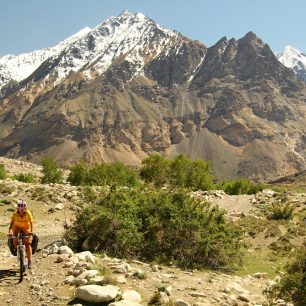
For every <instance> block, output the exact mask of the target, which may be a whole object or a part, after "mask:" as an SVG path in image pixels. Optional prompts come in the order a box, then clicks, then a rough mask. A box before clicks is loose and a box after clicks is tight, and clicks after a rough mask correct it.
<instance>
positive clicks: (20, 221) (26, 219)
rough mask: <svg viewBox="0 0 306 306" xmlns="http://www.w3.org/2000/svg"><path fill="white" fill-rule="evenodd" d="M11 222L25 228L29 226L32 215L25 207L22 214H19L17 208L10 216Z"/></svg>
mask: <svg viewBox="0 0 306 306" xmlns="http://www.w3.org/2000/svg"><path fill="white" fill-rule="evenodd" d="M11 222H12V224H13V226H17V227H19V228H21V229H24V230H25V229H28V228H30V227H31V223H32V222H33V217H32V214H31V212H30V211H29V210H28V209H26V210H25V212H24V213H23V214H21V213H20V212H19V211H18V210H16V211H15V212H14V214H13V216H12V221H11Z"/></svg>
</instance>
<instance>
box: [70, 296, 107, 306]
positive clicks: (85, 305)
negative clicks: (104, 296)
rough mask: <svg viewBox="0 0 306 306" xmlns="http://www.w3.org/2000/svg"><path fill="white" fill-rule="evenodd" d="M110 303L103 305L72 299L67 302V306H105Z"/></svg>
mask: <svg viewBox="0 0 306 306" xmlns="http://www.w3.org/2000/svg"><path fill="white" fill-rule="evenodd" d="M110 303H111V302H105V303H102V302H101V303H90V302H85V301H83V300H80V299H77V298H75V299H73V300H71V301H69V303H68V304H67V305H75V304H81V305H83V306H97V305H101V306H104V305H105V306H106V305H109V304H110Z"/></svg>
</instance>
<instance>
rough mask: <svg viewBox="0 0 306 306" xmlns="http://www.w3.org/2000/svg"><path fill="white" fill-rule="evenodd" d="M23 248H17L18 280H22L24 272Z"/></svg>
mask: <svg viewBox="0 0 306 306" xmlns="http://www.w3.org/2000/svg"><path fill="white" fill-rule="evenodd" d="M24 260H25V250H24V248H20V250H19V269H20V278H19V279H20V282H21V281H22V280H23V273H24V272H25V262H24Z"/></svg>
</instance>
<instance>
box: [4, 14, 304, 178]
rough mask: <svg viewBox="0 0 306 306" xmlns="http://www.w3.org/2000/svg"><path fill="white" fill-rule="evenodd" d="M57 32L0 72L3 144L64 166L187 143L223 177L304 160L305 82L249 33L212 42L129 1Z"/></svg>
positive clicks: (9, 152) (261, 173)
mask: <svg viewBox="0 0 306 306" xmlns="http://www.w3.org/2000/svg"><path fill="white" fill-rule="evenodd" d="M64 42H65V43H64ZM64 42H63V43H62V44H59V45H57V47H56V48H55V49H54V50H53V51H50V49H47V51H46V50H42V51H45V54H44V55H41V54H43V53H39V52H40V51H36V52H37V53H35V52H34V53H32V54H30V55H29V54H28V55H27V56H29V57H26V56H25V58H24V59H23V60H22V61H21V62H22V65H19V66H18V65H17V64H15V65H12V67H14V69H15V71H14V72H12V73H10V74H9V73H3V74H2V78H3V79H4V77H3V76H9V77H8V78H7V79H4V80H5V82H3V83H2V89H0V155H3V156H7V157H13V158H21V159H27V160H30V161H34V162H39V161H40V160H41V159H42V157H43V156H45V155H46V156H51V157H54V158H56V159H57V160H58V161H59V162H61V164H62V165H67V166H68V165H69V164H71V163H72V162H75V161H78V160H81V159H83V160H86V161H87V162H89V163H95V162H101V161H102V162H109V161H115V160H120V161H123V162H125V163H127V164H131V165H139V164H140V163H141V160H142V159H143V158H145V157H146V156H148V154H151V153H153V152H160V153H162V154H164V155H165V156H169V157H172V156H174V155H175V154H177V153H185V154H187V155H189V156H191V157H192V158H195V159H199V158H200V159H205V160H210V161H211V162H212V166H213V171H214V174H215V175H216V176H217V177H219V178H222V179H224V178H233V177H237V176H245V177H250V178H252V179H260V178H268V177H269V178H274V177H277V176H283V175H285V174H289V173H292V172H294V171H297V170H299V171H300V170H302V169H303V167H304V165H305V160H306V142H305V136H304V135H305V133H306V126H305V119H304V118H305V116H306V113H305V102H304V101H305V100H306V84H304V83H303V82H300V81H298V80H297V78H296V76H295V75H294V73H293V71H292V70H290V69H288V68H286V67H285V66H284V65H283V64H281V63H280V62H279V61H278V60H277V59H276V57H275V55H274V53H273V52H272V51H271V49H270V47H269V46H268V45H267V44H266V43H264V42H263V41H262V40H261V39H260V38H258V37H257V36H256V34H255V33H252V32H249V33H247V34H246V35H245V36H244V37H242V38H240V39H238V40H236V39H230V40H228V39H227V38H226V37H223V38H222V39H220V40H219V41H218V42H217V43H216V44H215V45H213V46H211V47H210V48H207V47H206V46H205V45H203V44H202V43H200V42H199V41H195V40H191V39H189V38H187V37H185V36H183V35H181V34H179V33H178V32H176V31H170V30H167V29H164V28H162V27H161V26H159V25H158V24H156V23H155V22H154V21H153V20H151V19H150V18H148V17H146V16H144V15H143V14H141V13H136V14H133V13H129V12H127V11H124V12H123V13H122V14H120V15H119V16H117V17H110V18H108V19H107V20H106V21H105V22H103V23H101V24H100V25H98V26H96V27H95V28H93V29H89V28H88V29H85V30H84V31H82V32H81V34H79V35H76V37H72V38H70V39H68V40H65V41H64ZM47 52H49V53H47ZM21 58H22V57H21ZM13 60H14V58H12V57H10V56H6V57H4V58H2V59H1V67H2V68H3V67H6V68H7V69H9V68H8V65H7V63H8V62H10V61H13ZM15 62H17V60H15ZM25 63H28V66H26V64H25ZM4 64H6V66H5V65H4ZM16 67H17V68H16ZM25 67H27V68H28V70H27V69H25ZM29 67H30V68H29ZM3 69H4V68H3Z"/></svg>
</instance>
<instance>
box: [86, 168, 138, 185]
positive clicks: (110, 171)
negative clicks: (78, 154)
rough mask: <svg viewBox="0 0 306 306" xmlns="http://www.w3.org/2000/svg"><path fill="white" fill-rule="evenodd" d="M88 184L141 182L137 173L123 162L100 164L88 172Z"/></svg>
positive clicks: (136, 183) (130, 183) (132, 183)
mask: <svg viewBox="0 0 306 306" xmlns="http://www.w3.org/2000/svg"><path fill="white" fill-rule="evenodd" d="M86 181H87V185H95V186H103V185H119V186H137V185H138V184H139V180H138V176H137V173H136V172H135V171H134V170H133V169H131V168H130V167H128V166H126V165H124V164H123V163H122V162H113V163H109V164H99V165H95V166H94V167H92V168H91V169H90V170H89V172H88V178H87V180H86Z"/></svg>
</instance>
